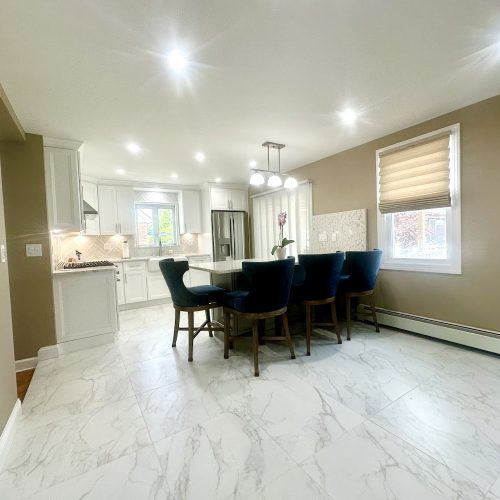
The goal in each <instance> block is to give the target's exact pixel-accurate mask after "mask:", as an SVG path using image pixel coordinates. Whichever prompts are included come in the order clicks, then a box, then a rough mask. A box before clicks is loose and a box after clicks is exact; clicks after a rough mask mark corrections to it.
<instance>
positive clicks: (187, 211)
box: [179, 191, 201, 234]
mask: <svg viewBox="0 0 500 500" xmlns="http://www.w3.org/2000/svg"><path fill="white" fill-rule="evenodd" d="M181 199H182V203H181V210H182V214H181V215H182V217H180V219H181V227H180V231H179V232H180V233H181V234H184V233H201V197H200V192H199V191H183V192H182V195H181Z"/></svg>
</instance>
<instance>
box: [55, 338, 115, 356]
mask: <svg viewBox="0 0 500 500" xmlns="http://www.w3.org/2000/svg"><path fill="white" fill-rule="evenodd" d="M114 340H115V334H114V333H104V334H102V335H95V336H93V337H87V338H85V339H78V340H70V341H69V342H61V343H60V344H57V346H56V347H57V349H58V351H59V356H63V355H64V354H69V353H70V352H75V351H81V350H82V349H90V348H92V347H97V346H100V345H104V344H111V343H113V341H114Z"/></svg>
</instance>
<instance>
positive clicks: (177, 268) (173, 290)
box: [158, 259, 197, 307]
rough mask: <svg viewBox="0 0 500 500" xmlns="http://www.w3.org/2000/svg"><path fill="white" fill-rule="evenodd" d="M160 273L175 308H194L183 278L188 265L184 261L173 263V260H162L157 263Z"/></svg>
mask: <svg viewBox="0 0 500 500" xmlns="http://www.w3.org/2000/svg"><path fill="white" fill-rule="evenodd" d="M158 265H159V266H160V271H161V273H162V274H163V277H164V278H165V282H166V283H167V286H168V289H169V290H170V295H171V297H172V302H173V303H174V304H175V305H176V306H183V307H186V306H194V305H197V304H195V303H194V301H193V294H192V293H191V292H190V291H189V290H188V289H187V287H186V285H185V284H184V281H183V279H182V278H183V276H184V273H185V272H186V271H188V270H189V264H188V262H187V261H185V260H179V261H174V259H163V260H160V262H159V263H158Z"/></svg>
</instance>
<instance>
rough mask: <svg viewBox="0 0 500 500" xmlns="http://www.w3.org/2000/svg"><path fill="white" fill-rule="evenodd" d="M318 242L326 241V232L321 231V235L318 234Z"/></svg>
mask: <svg viewBox="0 0 500 500" xmlns="http://www.w3.org/2000/svg"><path fill="white" fill-rule="evenodd" d="M318 240H319V241H328V235H327V234H326V231H321V233H319V234H318Z"/></svg>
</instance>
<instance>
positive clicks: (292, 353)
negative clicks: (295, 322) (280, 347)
mask: <svg viewBox="0 0 500 500" xmlns="http://www.w3.org/2000/svg"><path fill="white" fill-rule="evenodd" d="M283 330H285V336H286V341H287V342H288V349H290V358H291V359H295V351H294V350H293V343H292V337H291V336H290V329H289V328H288V314H287V313H285V314H283Z"/></svg>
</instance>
